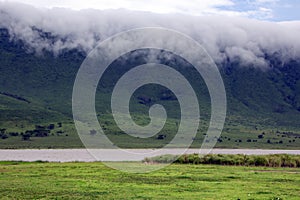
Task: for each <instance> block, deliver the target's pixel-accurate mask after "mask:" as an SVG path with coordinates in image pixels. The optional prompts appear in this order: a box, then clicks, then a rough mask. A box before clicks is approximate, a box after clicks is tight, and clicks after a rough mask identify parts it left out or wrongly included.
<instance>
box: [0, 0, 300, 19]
mask: <svg viewBox="0 0 300 200" xmlns="http://www.w3.org/2000/svg"><path fill="white" fill-rule="evenodd" d="M0 1H9V2H12V1H13V2H21V3H25V4H30V5H33V6H35V7H45V8H53V7H64V8H71V9H74V10H81V9H88V8H93V9H99V10H105V9H128V10H135V11H149V12H154V13H181V14H187V15H196V16H203V15H204V16H207V15H225V16H239V17H246V18H252V19H258V20H266V21H296V20H300V12H299V10H300V1H299V0H85V1H82V0H63V1H62V0H0Z"/></svg>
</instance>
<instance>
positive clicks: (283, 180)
mask: <svg viewBox="0 0 300 200" xmlns="http://www.w3.org/2000/svg"><path fill="white" fill-rule="evenodd" d="M121 164H124V165H125V164H126V165H132V166H133V167H136V166H138V165H145V164H143V163H135V162H134V163H121ZM299 173H300V169H299V168H265V167H241V166H217V165H180V164H172V165H170V166H168V167H166V168H163V169H161V170H158V171H155V172H151V173H147V174H129V173H124V172H120V171H118V170H114V169H111V168H108V167H106V166H105V165H103V164H102V163H99V162H94V163H37V162H35V163H26V162H1V163H0V185H1V187H0V194H1V197H0V198H1V199H235V200H237V199H248V200H250V199H270V200H271V199H274V200H275V199H276V200H277V199H289V200H292V199H299V196H300V189H299V188H300V175H299Z"/></svg>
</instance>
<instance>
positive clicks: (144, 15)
mask: <svg viewBox="0 0 300 200" xmlns="http://www.w3.org/2000/svg"><path fill="white" fill-rule="evenodd" d="M232 15H234V13H232ZM145 26H159V27H166V28H171V29H175V30H177V31H180V32H183V33H185V34H188V35H190V36H191V37H193V38H194V39H196V40H197V41H198V42H199V43H201V44H202V45H203V46H204V47H205V48H206V49H207V51H208V52H209V53H210V55H211V56H212V57H213V58H214V59H215V60H216V61H217V62H221V61H222V60H223V59H224V58H230V59H241V60H242V61H243V62H244V63H245V64H249V63H252V64H254V65H258V66H263V65H267V63H266V62H265V60H264V56H265V53H268V54H273V53H275V52H279V53H280V54H281V56H282V57H283V58H285V59H290V58H294V57H297V56H299V55H300V40H299V39H298V37H299V35H300V29H299V27H300V22H290V23H275V22H264V21H258V20H251V19H245V18H239V17H217V16H202V17H199V16H198V17H196V16H188V15H182V14H163V15H161V14H153V13H149V12H136V11H126V10H105V11H98V10H91V9H89V10H81V11H74V10H70V9H64V8H53V9H45V8H43V9H40V8H39V9H38V8H34V7H32V6H28V5H24V4H16V3H1V2H0V27H6V28H8V29H9V31H10V33H11V34H12V35H13V36H14V37H15V38H19V39H22V40H23V41H25V42H26V43H27V44H28V46H30V47H32V48H33V49H35V50H36V51H41V50H42V49H47V50H51V51H53V52H54V53H59V52H61V51H62V50H63V49H72V48H81V49H82V50H84V51H86V52H88V51H89V50H91V49H92V48H93V47H95V45H96V44H97V42H98V41H99V39H100V40H103V39H105V38H107V37H109V36H112V35H113V34H116V33H118V32H120V31H125V30H129V29H132V28H139V27H145ZM32 27H36V28H38V29H41V30H43V31H45V32H51V33H52V35H53V36H56V38H55V39H53V40H49V38H45V37H41V36H40V35H39V33H38V32H37V31H34V30H32ZM187 51H188V50H187Z"/></svg>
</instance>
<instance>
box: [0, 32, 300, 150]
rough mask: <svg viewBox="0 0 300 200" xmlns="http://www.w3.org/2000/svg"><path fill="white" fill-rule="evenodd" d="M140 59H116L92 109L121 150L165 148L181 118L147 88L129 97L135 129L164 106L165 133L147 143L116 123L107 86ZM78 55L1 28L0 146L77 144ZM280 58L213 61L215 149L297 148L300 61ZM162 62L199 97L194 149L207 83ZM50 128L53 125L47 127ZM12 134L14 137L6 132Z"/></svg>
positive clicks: (206, 110)
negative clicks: (220, 97) (219, 106)
mask: <svg viewBox="0 0 300 200" xmlns="http://www.w3.org/2000/svg"><path fill="white" fill-rule="evenodd" d="M158 53H160V54H169V52H158ZM143 55H147V50H144V51H141V52H135V54H134V55H131V54H128V55H125V56H124V57H122V58H120V59H118V60H116V61H115V62H114V63H112V64H111V66H110V67H109V69H108V70H107V71H106V72H105V74H104V76H103V77H104V78H103V79H101V80H100V82H99V85H98V90H97V95H96V110H97V114H98V116H99V121H100V123H101V126H102V127H103V128H104V129H105V133H106V134H107V135H108V137H109V138H110V139H111V140H113V141H114V142H115V143H116V144H117V145H119V146H122V147H132V148H143V147H159V146H163V145H164V144H166V143H167V142H168V141H170V140H171V139H172V138H173V136H174V134H175V133H176V131H177V126H178V123H179V119H180V109H179V104H178V101H177V99H176V96H174V94H173V93H172V92H171V91H170V90H168V89H167V88H164V87H162V86H158V85H146V86H144V87H142V88H140V89H138V90H137V91H136V92H135V94H134V95H133V97H132V99H131V105H130V108H131V112H132V115H133V118H134V119H135V120H136V122H137V124H140V125H146V124H147V123H149V118H148V111H149V107H150V106H151V105H153V104H157V103H158V104H162V105H164V106H165V108H166V110H167V113H168V121H167V124H166V126H165V127H164V129H163V130H162V131H161V132H160V133H159V134H158V135H156V136H154V137H152V138H148V139H139V138H132V137H130V136H127V135H126V134H124V133H123V132H122V131H121V130H120V129H119V128H118V127H117V126H116V124H115V122H114V120H113V118H112V115H111V108H110V97H111V92H112V89H113V87H114V85H115V83H116V82H117V81H118V79H119V78H120V77H121V76H122V74H124V73H125V72H126V71H128V70H129V69H131V68H133V67H134V66H137V65H140V64H144V63H145V62H146V61H145V59H143ZM84 58H85V54H84V53H82V52H80V51H77V50H72V51H65V52H63V53H61V54H60V55H58V56H54V55H52V53H50V52H47V51H45V52H43V54H42V55H36V54H34V53H32V52H30V51H29V50H28V48H27V47H26V46H25V45H24V44H23V43H22V41H11V40H10V37H9V34H8V31H7V30H6V29H0V129H5V130H4V131H2V132H1V138H2V139H0V148H64V147H67V148H68V147H82V145H81V142H80V140H79V139H78V136H77V133H76V131H75V128H74V125H73V122H72V101H71V98H72V90H73V83H74V80H75V76H76V73H77V71H78V69H79V67H80V65H81V63H82V61H83V60H84ZM279 58H280V56H279V55H266V59H268V61H269V62H270V66H272V67H271V68H270V69H260V68H258V67H256V66H241V64H240V63H239V61H238V60H235V61H230V60H227V61H226V62H224V63H221V64H219V69H220V72H221V75H222V77H223V80H224V84H225V88H226V94H227V102H228V108H227V111H228V113H227V118H226V123H225V128H224V131H223V133H222V137H221V138H220V139H219V142H218V144H217V147H224V148H245V147H246V148H291V149H295V148H298V147H299V145H300V81H299V78H300V62H299V61H295V60H290V61H289V62H285V63H282V62H281V61H280V59H279ZM126 59H127V61H126ZM161 63H162V64H167V65H169V66H171V67H174V68H175V69H176V70H178V71H179V72H180V73H181V74H183V75H184V76H185V77H187V79H188V80H189V81H190V83H191V85H192V86H193V88H194V90H195V91H196V93H197V95H198V99H199V104H200V112H201V120H202V121H201V126H200V128H199V132H198V135H197V137H196V138H194V143H193V147H199V146H200V145H201V143H202V139H203V137H204V134H205V132H206V129H207V127H208V125H207V124H208V121H209V118H210V97H209V93H208V91H207V88H206V86H205V83H204V81H203V80H202V78H201V77H199V76H196V75H195V74H197V73H196V72H195V69H193V68H192V66H189V64H188V63H186V62H185V61H184V60H183V59H181V58H179V57H176V56H175V57H174V58H172V59H171V60H164V59H162V60H161ZM50 124H55V127H54V128H53V129H51V130H48V129H47V126H49V125H50ZM57 124H61V126H60V127H59V126H58V125H57ZM36 125H40V126H45V128H44V129H45V130H39V131H42V132H43V131H44V132H47V135H44V136H43V137H41V136H36V135H34V134H33V133H32V134H31V132H30V131H34V130H36ZM26 131H27V133H26ZM15 132H17V133H18V136H14V135H16V134H12V133H15ZM26 134H27V135H28V134H29V136H26ZM30 134H31V135H30ZM4 135H5V136H4ZM24 135H25V136H24ZM160 135H161V136H160ZM260 135H263V136H260ZM162 136H163V137H162ZM259 136H260V137H262V138H259ZM26 137H28V139H27V138H26Z"/></svg>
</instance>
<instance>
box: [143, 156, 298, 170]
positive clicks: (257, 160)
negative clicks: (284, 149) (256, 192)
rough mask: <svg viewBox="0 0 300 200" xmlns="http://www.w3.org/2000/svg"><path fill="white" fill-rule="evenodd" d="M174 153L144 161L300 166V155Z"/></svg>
mask: <svg viewBox="0 0 300 200" xmlns="http://www.w3.org/2000/svg"><path fill="white" fill-rule="evenodd" d="M177 157H178V156H175V155H162V156H157V157H153V158H146V159H144V162H146V163H170V162H174V163H180V164H214V165H237V166H263V167H292V168H299V167H300V155H287V154H275V155H240V154H239V155H223V154H208V155H205V156H200V157H199V155H198V154H190V155H182V156H180V157H179V158H178V159H177Z"/></svg>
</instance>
